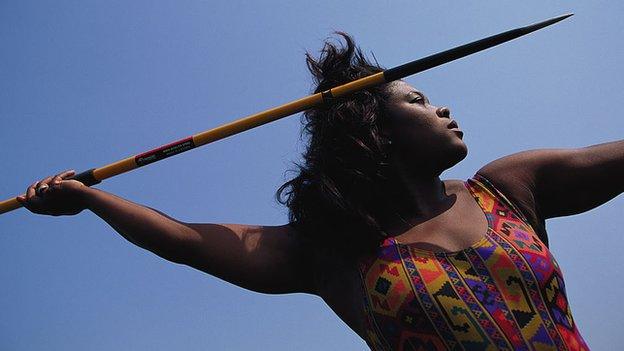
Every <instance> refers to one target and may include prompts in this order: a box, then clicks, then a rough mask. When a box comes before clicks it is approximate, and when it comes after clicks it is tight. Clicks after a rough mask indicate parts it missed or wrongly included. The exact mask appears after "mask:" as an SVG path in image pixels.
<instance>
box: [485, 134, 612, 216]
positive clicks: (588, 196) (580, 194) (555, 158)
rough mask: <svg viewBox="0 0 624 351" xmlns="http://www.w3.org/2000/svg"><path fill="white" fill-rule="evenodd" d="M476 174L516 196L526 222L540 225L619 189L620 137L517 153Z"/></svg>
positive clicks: (591, 204) (591, 205)
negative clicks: (603, 141)
mask: <svg viewBox="0 0 624 351" xmlns="http://www.w3.org/2000/svg"><path fill="white" fill-rule="evenodd" d="M477 173H479V174H481V175H483V176H484V177H485V178H487V179H489V180H490V181H492V183H494V185H495V186H496V187H498V188H500V189H501V191H503V192H504V193H505V194H508V195H509V196H510V197H511V198H512V199H514V200H516V201H517V203H518V204H519V205H520V207H521V210H523V212H525V215H527V217H529V219H530V220H533V221H536V222H538V223H540V222H541V223H543V221H544V220H545V219H547V218H553V217H559V216H567V215H573V214H577V213H581V212H585V211H588V210H590V209H592V208H594V207H597V206H600V205H601V204H603V203H605V202H607V201H609V200H610V199H612V198H614V197H616V196H617V195H619V194H621V193H622V192H624V140H620V141H615V142H610V143H605V144H599V145H593V146H588V147H584V148H578V149H543V150H532V151H526V152H521V153H517V154H514V155H510V156H507V157H503V158H500V159H498V160H495V161H493V162H491V163H489V164H487V165H486V166H485V167H483V168H481V169H480V170H479V171H478V172H477Z"/></svg>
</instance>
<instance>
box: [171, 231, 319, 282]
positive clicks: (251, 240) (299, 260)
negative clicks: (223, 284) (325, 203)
mask: <svg viewBox="0 0 624 351" xmlns="http://www.w3.org/2000/svg"><path fill="white" fill-rule="evenodd" d="M184 225H185V226H186V228H187V231H186V234H185V236H186V238H187V239H185V245H184V246H185V249H184V252H185V255H184V256H185V257H184V258H183V260H182V261H183V262H181V263H184V264H187V265H189V266H191V267H194V268H196V269H199V270H201V271H204V272H206V273H208V274H211V275H214V276H216V277H218V278H221V279H223V280H226V281H228V282H230V283H232V284H235V285H238V286H240V287H243V288H246V289H249V290H252V291H257V292H262V293H272V294H280V293H295V292H305V293H314V290H315V289H314V283H313V281H314V278H313V274H312V269H311V267H310V266H309V264H308V262H310V260H307V259H306V249H308V248H306V247H303V244H302V240H300V237H299V234H298V232H297V231H296V230H295V229H294V228H293V227H292V226H290V225H282V226H258V225H242V224H211V223H184Z"/></svg>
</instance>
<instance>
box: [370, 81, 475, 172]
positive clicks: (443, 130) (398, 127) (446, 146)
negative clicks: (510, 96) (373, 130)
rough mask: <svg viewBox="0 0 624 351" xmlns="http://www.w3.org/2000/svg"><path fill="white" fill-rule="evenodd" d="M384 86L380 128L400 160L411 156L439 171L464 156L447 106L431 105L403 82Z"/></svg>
mask: <svg viewBox="0 0 624 351" xmlns="http://www.w3.org/2000/svg"><path fill="white" fill-rule="evenodd" d="M387 89H388V90H387V93H388V102H387V105H386V117H387V118H386V121H385V123H384V125H383V126H382V131H383V133H384V134H385V135H386V136H387V137H388V138H389V139H390V140H391V141H392V152H393V154H395V153H399V155H396V156H400V159H401V161H403V162H405V161H408V160H411V159H413V160H414V161H415V162H418V165H419V167H423V166H424V167H426V168H427V169H428V170H430V171H434V172H439V173H441V172H442V171H444V170H445V169H447V168H450V167H452V166H453V165H455V164H457V163H458V162H459V161H461V160H463V159H464V157H466V155H467V154H468V148H467V146H466V144H465V143H464V141H463V140H462V137H463V132H462V131H461V130H460V129H459V128H458V125H457V122H455V121H454V120H453V119H452V118H451V112H450V110H449V109H448V108H447V107H437V106H434V105H431V103H430V102H429V99H427V97H426V96H425V95H424V94H423V93H421V92H419V91H418V90H416V89H414V88H413V87H412V86H410V85H409V84H407V83H405V82H404V81H400V80H399V81H395V82H392V83H390V84H389V85H388V88H387Z"/></svg>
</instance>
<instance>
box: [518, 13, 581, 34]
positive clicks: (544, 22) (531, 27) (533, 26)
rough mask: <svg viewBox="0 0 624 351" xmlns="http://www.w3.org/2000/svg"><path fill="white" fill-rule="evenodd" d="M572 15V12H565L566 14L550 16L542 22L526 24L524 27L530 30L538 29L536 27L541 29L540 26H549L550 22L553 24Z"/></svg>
mask: <svg viewBox="0 0 624 351" xmlns="http://www.w3.org/2000/svg"><path fill="white" fill-rule="evenodd" d="M573 15H574V14H573V13H566V14H564V15H561V16H557V17H553V18H551V19H547V20H545V21H542V22H539V23H535V24H531V25H529V26H527V27H525V28H526V29H527V30H529V31H530V32H532V31H536V30H538V29H542V28H544V27H548V26H550V25H551V24H555V23H557V22H561V21H563V20H564V19H566V18H568V17H570V16H573Z"/></svg>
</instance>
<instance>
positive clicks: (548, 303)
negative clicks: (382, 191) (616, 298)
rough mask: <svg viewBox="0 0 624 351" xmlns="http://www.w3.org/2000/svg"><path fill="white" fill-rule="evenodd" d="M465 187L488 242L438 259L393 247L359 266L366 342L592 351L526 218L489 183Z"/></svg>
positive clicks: (396, 346) (478, 180) (385, 246)
mask: <svg viewBox="0 0 624 351" xmlns="http://www.w3.org/2000/svg"><path fill="white" fill-rule="evenodd" d="M464 184H465V186H466V187H467V188H468V190H469V191H470V192H471V193H472V195H473V197H474V198H475V200H476V201H477V202H478V204H479V206H480V207H481V208H482V210H483V212H484V213H485V216H486V218H487V221H488V230H487V233H486V234H485V236H484V237H483V238H482V239H481V240H479V241H478V242H476V243H474V244H473V245H471V246H470V247H469V248H467V249H464V250H461V251H458V252H452V253H449V252H443V253H436V252H431V251H426V250H422V249H418V248H416V247H413V245H412V246H410V245H406V244H401V243H398V242H397V241H396V240H393V239H392V238H388V239H386V240H385V241H384V242H383V243H382V245H381V246H380V248H379V252H378V254H377V255H376V256H375V257H371V258H370V259H367V260H364V261H363V262H361V264H360V272H361V275H362V282H363V288H364V291H365V294H364V296H365V300H366V301H365V306H366V311H365V313H366V320H367V339H368V340H367V343H368V345H369V346H370V347H371V349H373V350H375V351H378V350H588V347H587V345H586V344H585V342H584V341H583V338H582V337H581V335H580V334H579V332H578V330H577V328H576V325H575V324H574V320H573V319H572V315H571V313H570V307H569V305H568V300H567V298H566V293H565V287H564V283H563V276H562V274H561V270H560V269H559V266H558V265H557V262H556V261H555V259H554V258H553V256H552V255H551V253H550V251H549V250H548V248H547V247H546V246H545V245H544V244H543V243H542V242H541V241H540V240H539V238H538V237H537V235H536V234H535V232H534V231H533V229H532V228H531V226H530V225H529V224H528V222H527V220H526V219H525V218H524V216H523V215H522V214H521V213H520V212H519V211H518V210H517V209H516V208H515V207H514V206H513V205H512V204H511V203H510V202H509V200H507V199H506V198H505V196H503V195H502V194H501V193H500V192H498V191H497V190H496V189H495V188H494V187H493V186H492V185H491V184H490V183H489V182H488V181H487V180H486V179H485V178H483V177H480V176H479V175H475V177H474V178H473V179H469V180H468V181H466V182H465V183H464Z"/></svg>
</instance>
